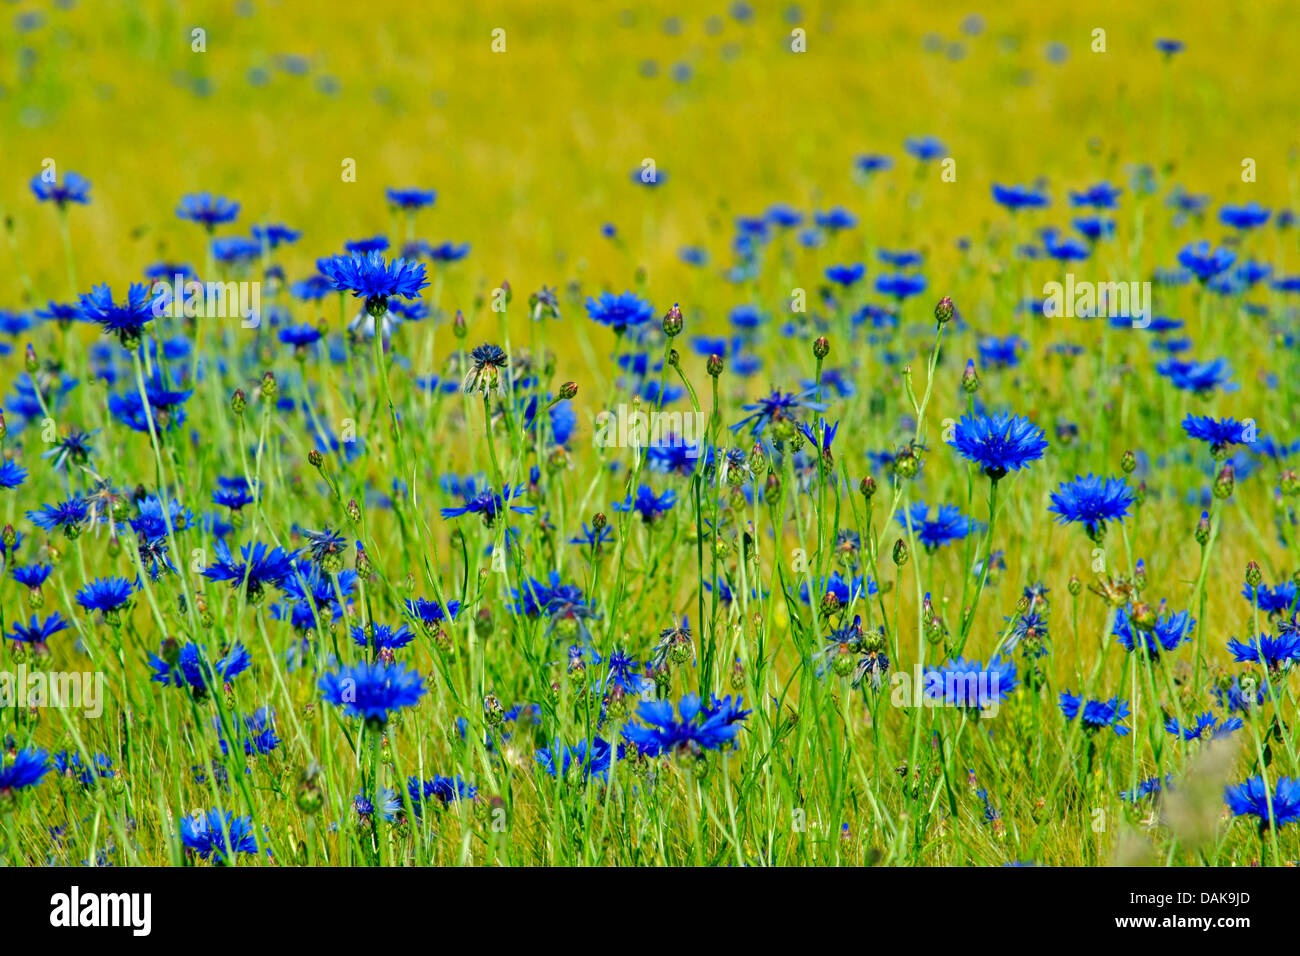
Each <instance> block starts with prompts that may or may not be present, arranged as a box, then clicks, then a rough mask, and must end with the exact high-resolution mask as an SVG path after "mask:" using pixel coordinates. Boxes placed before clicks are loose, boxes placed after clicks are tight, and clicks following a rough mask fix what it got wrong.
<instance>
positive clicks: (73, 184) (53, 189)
mask: <svg viewBox="0 0 1300 956" xmlns="http://www.w3.org/2000/svg"><path fill="white" fill-rule="evenodd" d="M31 186H32V193H33V194H34V195H35V196H36V198H37V199H38V200H40V201H41V202H52V203H54V205H56V206H57V207H58V208H59V209H60V210H63V209H65V208H67V205H68V203H78V204H80V205H82V206H85V205H87V204H89V203H90V180H89V179H87V178H86V177H85V176H82V175H81V174H80V173H74V172H73V171H72V170H68V171H67V172H65V173H64V174H63V182H62V183H60V182H59V180H58V177H57V176H56V175H55V174H54V171H53V170H52V169H47V170H45V171H44V172H40V173H37V174H36V175H35V176H33V177H32V183H31Z"/></svg>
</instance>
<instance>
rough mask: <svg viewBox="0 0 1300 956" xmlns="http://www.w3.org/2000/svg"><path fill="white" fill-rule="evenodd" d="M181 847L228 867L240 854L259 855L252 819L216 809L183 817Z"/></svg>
mask: <svg viewBox="0 0 1300 956" xmlns="http://www.w3.org/2000/svg"><path fill="white" fill-rule="evenodd" d="M180 837H181V845H182V846H184V847H185V850H186V851H187V852H189V853H193V854H194V855H196V856H198V857H200V858H202V859H204V860H210V861H211V862H213V863H215V864H216V865H218V866H225V865H226V864H228V863H229V862H230V857H231V856H232V855H233V854H236V853H256V852H257V840H256V839H255V838H254V836H253V820H252V818H251V817H237V816H235V815H234V814H233V813H232V812H230V811H229V810H227V811H226V812H224V813H223V812H222V811H221V810H218V809H215V808H214V809H212V810H209V811H207V812H206V813H196V814H195V815H194V816H192V817H182V818H181V832H180Z"/></svg>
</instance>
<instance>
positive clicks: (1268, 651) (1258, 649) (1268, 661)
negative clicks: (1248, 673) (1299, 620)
mask: <svg viewBox="0 0 1300 956" xmlns="http://www.w3.org/2000/svg"><path fill="white" fill-rule="evenodd" d="M1228 650H1229V651H1231V652H1232V659H1233V660H1236V661H1243V662H1249V663H1253V664H1263V665H1264V666H1265V667H1267V668H1268V669H1269V670H1271V671H1276V670H1279V669H1281V668H1282V667H1283V666H1284V665H1286V664H1287V663H1288V662H1290V661H1297V660H1300V631H1296V630H1291V631H1285V632H1283V633H1281V634H1279V635H1278V636H1277V637H1270V636H1269V635H1268V634H1261V635H1259V637H1257V638H1255V637H1252V638H1251V639H1250V640H1249V641H1239V640H1237V639H1236V638H1235V637H1234V638H1231V639H1229V641H1228Z"/></svg>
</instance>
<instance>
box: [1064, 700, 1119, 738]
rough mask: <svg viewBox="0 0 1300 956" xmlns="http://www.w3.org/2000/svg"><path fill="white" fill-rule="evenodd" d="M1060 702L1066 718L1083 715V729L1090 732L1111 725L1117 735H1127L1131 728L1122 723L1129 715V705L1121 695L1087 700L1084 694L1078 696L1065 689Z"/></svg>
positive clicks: (1070, 718)
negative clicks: (1108, 698)
mask: <svg viewBox="0 0 1300 956" xmlns="http://www.w3.org/2000/svg"><path fill="white" fill-rule="evenodd" d="M1060 704H1061V713H1062V714H1064V715H1065V719H1066V720H1074V719H1075V718H1076V717H1080V716H1081V720H1082V723H1083V729H1084V730H1086V731H1088V732H1089V733H1094V732H1096V731H1098V730H1101V729H1102V728H1105V727H1109V728H1111V729H1112V730H1113V731H1115V735H1116V736H1117V737H1126V736H1128V734H1129V732H1130V730H1131V728H1129V727H1126V726H1124V724H1122V723H1121V721H1123V720H1124V718H1125V717H1127V716H1128V715H1129V706H1128V704H1127V703H1126V702H1125V701H1122V700H1120V699H1119V697H1112V698H1111V699H1110V700H1090V701H1087V702H1085V701H1084V699H1083V697H1082V696H1079V697H1076V696H1074V695H1073V694H1071V693H1070V692H1069V691H1068V690H1063V691H1061V701H1060Z"/></svg>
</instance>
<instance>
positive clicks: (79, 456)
mask: <svg viewBox="0 0 1300 956" xmlns="http://www.w3.org/2000/svg"><path fill="white" fill-rule="evenodd" d="M97 434H99V429H98V428H96V429H95V430H94V431H89V432H88V431H83V430H82V429H80V428H69V429H68V430H67V432H66V433H65V434H62V435H60V436H58V438H57V439H56V440H55V442H54V446H53V447H52V448H51V449H50V450H49V451H47V452H44V453H43V454H42V455H41V457H42V458H49V459H51V460H52V462H53V465H52V467H53V468H54V470H55V471H59V470H60V469H61V468H63V467H64V466H66V465H67V464H68V462H72V464H74V465H84V464H85V463H86V462H87V461H89V460H90V453H91V447H90V439H91V438H93V437H94V436H95V435H97ZM0 484H3V482H0Z"/></svg>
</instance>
